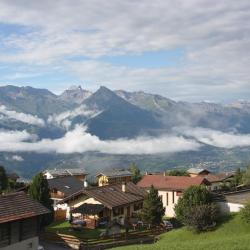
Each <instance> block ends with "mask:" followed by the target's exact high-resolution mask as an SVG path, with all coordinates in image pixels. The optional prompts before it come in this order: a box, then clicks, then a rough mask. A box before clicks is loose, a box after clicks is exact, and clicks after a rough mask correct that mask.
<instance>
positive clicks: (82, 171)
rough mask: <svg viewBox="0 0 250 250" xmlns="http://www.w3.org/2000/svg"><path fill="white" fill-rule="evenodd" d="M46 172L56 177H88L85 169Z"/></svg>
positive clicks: (50, 170)
mask: <svg viewBox="0 0 250 250" xmlns="http://www.w3.org/2000/svg"><path fill="white" fill-rule="evenodd" d="M44 172H49V173H50V174H51V175H53V176H54V177H57V176H70V175H87V174H88V173H87V172H86V170H85V169H83V168H66V169H47V170H45V171H44Z"/></svg>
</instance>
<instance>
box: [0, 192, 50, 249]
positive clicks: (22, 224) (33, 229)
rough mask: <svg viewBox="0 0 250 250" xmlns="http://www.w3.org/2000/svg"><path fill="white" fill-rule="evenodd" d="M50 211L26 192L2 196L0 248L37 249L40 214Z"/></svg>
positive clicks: (0, 204)
mask: <svg viewBox="0 0 250 250" xmlns="http://www.w3.org/2000/svg"><path fill="white" fill-rule="evenodd" d="M47 213H50V211H49V210H48V209H47V208H45V207H44V206H42V205H41V204H40V203H38V202H37V201H34V200H32V199H31V198H29V197H28V196H27V195H26V194H25V193H23V192H18V193H11V194H7V195H1V196H0V248H1V249H2V250H13V249H18V250H27V249H31V250H37V249H38V233H39V229H40V226H39V221H40V216H42V215H44V214H47Z"/></svg>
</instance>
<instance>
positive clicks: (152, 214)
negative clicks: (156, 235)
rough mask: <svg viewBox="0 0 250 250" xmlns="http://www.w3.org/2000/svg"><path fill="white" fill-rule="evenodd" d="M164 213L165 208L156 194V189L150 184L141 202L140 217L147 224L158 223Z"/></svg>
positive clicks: (154, 224)
mask: <svg viewBox="0 0 250 250" xmlns="http://www.w3.org/2000/svg"><path fill="white" fill-rule="evenodd" d="M164 214H165V208H164V207H163V204H162V201H161V197H160V196H158V191H157V190H156V189H155V188H154V187H153V186H151V188H150V190H149V193H148V195H147V197H146V198H145V200H144V202H143V208H142V213H141V216H142V219H143V221H144V222H146V223H148V224H149V225H153V226H156V225H159V224H160V223H161V221H162V217H163V215H164Z"/></svg>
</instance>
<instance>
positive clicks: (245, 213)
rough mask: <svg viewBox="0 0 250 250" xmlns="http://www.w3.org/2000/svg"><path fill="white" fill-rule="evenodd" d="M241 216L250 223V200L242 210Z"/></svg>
mask: <svg viewBox="0 0 250 250" xmlns="http://www.w3.org/2000/svg"><path fill="white" fill-rule="evenodd" d="M240 215H241V218H242V219H243V220H244V221H245V222H246V223H248V224H250V202H248V203H247V204H246V205H245V207H244V208H242V209H241V211H240Z"/></svg>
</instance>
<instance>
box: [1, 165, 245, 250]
mask: <svg viewBox="0 0 250 250" xmlns="http://www.w3.org/2000/svg"><path fill="white" fill-rule="evenodd" d="M92 179H93V178H92ZM92 179H91V180H92ZM0 181H1V182H0V191H1V195H0V248H1V249H4V250H11V249H20V250H22V249H44V246H43V245H44V244H45V245H46V244H55V245H58V246H66V247H70V248H73V249H105V248H112V247H116V246H121V245H130V244H142V243H154V242H155V241H157V239H158V236H159V235H161V234H164V233H168V231H171V230H173V231H174V230H176V229H178V228H180V227H183V226H186V227H188V228H190V229H191V230H193V231H195V232H206V231H210V230H213V228H215V227H217V225H218V221H219V218H221V217H224V216H229V215H230V214H232V213H240V214H244V213H243V212H242V211H244V209H249V205H248V204H249V201H250V186H249V184H250V168H247V169H246V170H241V169H238V170H236V171H234V172H220V173H214V172H211V171H209V170H208V169H203V168H190V169H188V170H181V169H180V170H177V169H173V170H169V171H166V172H145V173H141V171H140V169H139V168H138V167H137V166H136V164H131V165H130V166H129V167H128V168H127V169H119V168H116V169H109V170H103V171H100V172H98V173H96V175H95V181H93V180H92V181H90V180H88V172H86V170H85V169H81V168H65V169H46V170H44V171H43V172H41V173H38V174H37V175H36V176H34V177H33V179H32V181H31V182H29V183H22V182H20V181H19V176H18V175H17V174H15V173H7V172H6V171H5V168H4V167H0ZM194 211H195V212H194ZM197 211H200V212H197ZM246 214H247V212H246ZM243 217H244V216H243ZM246 220H247V219H246ZM114 239H115V240H114ZM91 247H92V248H91ZM95 247H97V248H95ZM98 247H100V248H98ZM101 247H102V248H101Z"/></svg>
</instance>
